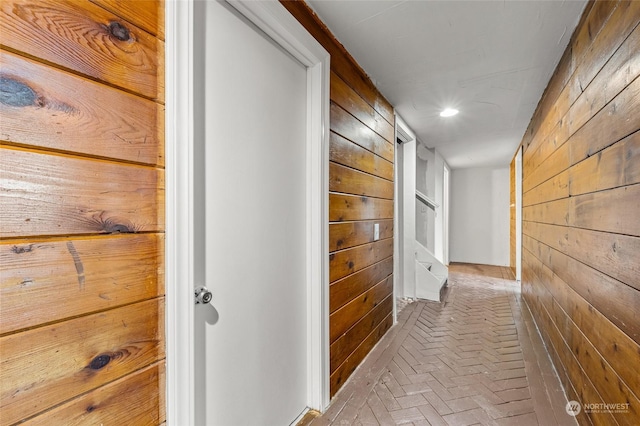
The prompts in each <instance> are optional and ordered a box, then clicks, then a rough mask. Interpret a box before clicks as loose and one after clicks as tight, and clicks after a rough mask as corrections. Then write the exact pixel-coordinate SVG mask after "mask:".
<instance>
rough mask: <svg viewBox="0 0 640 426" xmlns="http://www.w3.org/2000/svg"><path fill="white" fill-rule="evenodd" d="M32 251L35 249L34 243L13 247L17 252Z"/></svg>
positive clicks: (12, 249) (12, 250)
mask: <svg viewBox="0 0 640 426" xmlns="http://www.w3.org/2000/svg"><path fill="white" fill-rule="evenodd" d="M31 251H33V244H29V245H28V246H13V247H11V252H12V253H15V254H22V253H29V252H31Z"/></svg>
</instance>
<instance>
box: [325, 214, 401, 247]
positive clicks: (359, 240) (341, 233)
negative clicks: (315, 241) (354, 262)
mask: <svg viewBox="0 0 640 426" xmlns="http://www.w3.org/2000/svg"><path fill="white" fill-rule="evenodd" d="M376 223H377V224H378V225H379V231H380V237H379V239H381V240H384V239H385V238H391V237H393V220H376V221H361V222H337V223H332V224H330V225H329V251H336V250H344V249H346V248H349V247H354V246H358V245H361V244H366V243H372V242H374V241H375V239H374V225H375V224H376Z"/></svg>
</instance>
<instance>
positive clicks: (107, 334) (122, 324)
mask: <svg viewBox="0 0 640 426" xmlns="http://www.w3.org/2000/svg"><path fill="white" fill-rule="evenodd" d="M40 306H42V305H41V304H40ZM163 311H164V298H159V299H153V300H149V301H146V302H141V303H136V304H133V305H128V306H124V307H121V308H117V309H113V310H108V311H105V312H102V313H98V314H94V315H90V316H86V317H81V318H76V319H72V320H69V321H66V322H63V323H57V324H53V325H50V326H45V327H40V328H36V329H33V330H29V331H25V332H23V333H18V334H11V335H8V336H5V337H2V338H0V354H1V356H0V366H1V368H0V370H1V371H2V381H0V396H1V398H0V400H1V401H2V402H0V404H1V406H0V408H1V410H2V421H3V424H11V423H14V422H16V421H18V420H20V419H22V418H27V417H30V416H32V415H34V414H37V413H39V412H41V411H43V410H45V409H47V408H49V407H51V406H54V405H56V404H59V403H61V402H64V401H66V400H67V399H69V398H73V397H75V396H77V395H80V394H82V393H84V392H86V391H88V390H91V389H93V388H96V387H98V386H100V385H103V384H106V383H108V382H111V381H113V380H114V379H117V378H119V377H122V376H125V375H127V374H129V373H132V372H134V371H136V370H138V369H140V368H142V367H144V366H146V365H148V364H150V363H152V362H155V361H157V360H159V359H162V358H164V343H163V341H164V327H163V325H164V314H163ZM159 318H160V321H159V320H158V319H159ZM120 409H122V407H120ZM123 411H125V410H123Z"/></svg>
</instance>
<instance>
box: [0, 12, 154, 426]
mask: <svg viewBox="0 0 640 426" xmlns="http://www.w3.org/2000/svg"><path fill="white" fill-rule="evenodd" d="M163 14H164V7H163V4H162V2H161V1H135V2H134V1H116V0H92V1H63V0H38V1H32V2H27V1H23V0H3V1H2V2H0V115H1V117H2V118H1V120H0V204H1V206H2V208H1V209H0V263H1V265H2V270H1V273H0V424H1V425H9V424H15V423H18V422H26V423H27V424H46V425H51V424H60V425H61V424H65V425H71V424H96V425H99V424H105V425H107V424H160V423H162V422H164V421H165V415H164V410H165V403H164V393H165V391H164V374H165V373H164V371H165V363H164V359H165V348H164V229H165V226H164V182H163V179H164V102H163V99H164V88H163V86H164V42H163V37H164V35H163Z"/></svg>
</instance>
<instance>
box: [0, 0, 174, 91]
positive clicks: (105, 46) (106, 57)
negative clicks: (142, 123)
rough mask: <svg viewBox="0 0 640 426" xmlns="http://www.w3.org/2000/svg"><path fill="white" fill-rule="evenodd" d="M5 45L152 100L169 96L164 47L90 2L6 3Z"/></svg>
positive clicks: (0, 31)
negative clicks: (167, 93) (167, 92)
mask: <svg viewBox="0 0 640 426" xmlns="http://www.w3.org/2000/svg"><path fill="white" fill-rule="evenodd" d="M0 7H1V8H0V10H1V13H2V19H0V44H1V45H3V46H6V47H7V48H9V49H12V50H15V51H19V52H24V53H26V54H27V55H29V56H31V57H37V58H41V59H43V60H45V61H48V62H51V63H53V64H57V65H60V66H63V67H65V68H67V69H70V70H73V71H75V72H78V73H80V74H83V75H87V76H89V77H92V78H94V79H96V80H101V81H104V82H107V83H109V84H113V85H115V86H118V87H122V88H124V89H127V90H130V91H132V92H135V93H139V94H141V95H144V96H145V97H147V98H150V99H160V100H162V97H163V93H164V80H163V79H164V77H163V76H164V55H161V54H160V53H161V52H163V51H164V43H163V42H162V41H161V40H159V39H157V38H155V37H154V36H152V35H150V34H148V33H147V32H145V31H142V30H140V29H139V28H137V27H135V26H134V25H132V24H130V23H128V22H126V21H124V20H122V19H120V18H119V17H118V16H116V15H114V14H112V13H110V12H108V11H106V10H104V9H102V8H100V7H98V6H97V5H94V4H93V3H90V2H82V3H79V2H73V1H66V0H63V1H61V0H39V1H37V2H25V1H21V0H6V1H3V2H2V3H0Z"/></svg>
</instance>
